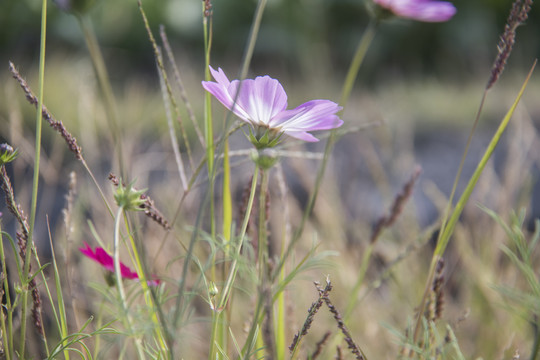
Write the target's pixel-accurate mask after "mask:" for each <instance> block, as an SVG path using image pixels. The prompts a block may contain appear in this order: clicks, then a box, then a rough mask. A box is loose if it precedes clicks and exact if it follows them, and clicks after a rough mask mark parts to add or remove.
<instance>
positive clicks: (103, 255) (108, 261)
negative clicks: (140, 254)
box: [79, 242, 160, 286]
mask: <svg viewBox="0 0 540 360" xmlns="http://www.w3.org/2000/svg"><path fill="white" fill-rule="evenodd" d="M84 246H85V247H84V248H79V251H80V252H81V253H83V254H84V255H85V256H86V257H89V258H90V259H92V260H94V261H95V262H97V263H99V264H101V266H103V268H105V269H106V270H108V271H110V272H113V273H114V272H115V270H114V259H113V257H112V256H111V255H109V253H107V252H106V251H105V250H104V249H103V248H101V247H97V248H96V250H95V251H94V250H92V248H91V247H90V245H88V244H87V243H86V242H85V243H84ZM120 274H121V275H122V277H123V278H124V279H138V278H139V275H137V273H136V272H134V271H133V270H131V269H130V268H129V267H128V266H126V265H124V264H123V263H122V262H120ZM159 283H160V281H159V280H158V279H154V280H149V281H148V285H153V286H157V285H159Z"/></svg>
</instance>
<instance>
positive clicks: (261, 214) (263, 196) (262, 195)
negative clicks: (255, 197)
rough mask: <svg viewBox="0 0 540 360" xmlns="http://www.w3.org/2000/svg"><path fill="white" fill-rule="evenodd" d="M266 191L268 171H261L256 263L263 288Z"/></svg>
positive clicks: (266, 262) (266, 241) (266, 268)
mask: <svg viewBox="0 0 540 360" xmlns="http://www.w3.org/2000/svg"><path fill="white" fill-rule="evenodd" d="M267 191H268V170H267V169H261V186H260V189H259V236H258V239H257V240H258V262H259V281H260V282H261V284H260V286H264V283H265V281H266V278H267V277H268V272H267V270H268V233H267V231H266V193H267Z"/></svg>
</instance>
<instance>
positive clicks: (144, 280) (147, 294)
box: [124, 213, 168, 354]
mask: <svg viewBox="0 0 540 360" xmlns="http://www.w3.org/2000/svg"><path fill="white" fill-rule="evenodd" d="M124 224H125V228H126V231H127V233H128V238H129V242H130V245H131V249H132V252H133V257H134V260H135V268H136V270H137V275H138V276H139V283H140V284H141V287H142V290H143V293H144V301H145V303H146V306H147V308H148V310H149V311H150V316H151V318H152V323H153V324H154V331H155V334H156V336H157V339H158V343H159V346H160V348H161V351H162V354H166V353H167V352H168V346H167V341H166V340H165V338H164V336H163V332H162V331H161V325H160V323H159V319H158V316H157V314H156V305H155V304H154V301H153V300H152V294H151V290H150V287H149V286H148V281H149V278H148V276H146V272H145V271H144V268H143V264H142V262H141V257H140V256H139V252H138V251H137V246H136V245H135V240H134V239H133V236H131V232H130V230H129V222H128V219H127V214H125V213H124Z"/></svg>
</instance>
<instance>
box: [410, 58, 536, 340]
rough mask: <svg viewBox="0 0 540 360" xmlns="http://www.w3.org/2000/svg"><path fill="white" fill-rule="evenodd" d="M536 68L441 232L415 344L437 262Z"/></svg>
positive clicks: (432, 262)
mask: <svg viewBox="0 0 540 360" xmlns="http://www.w3.org/2000/svg"><path fill="white" fill-rule="evenodd" d="M535 66H536V60H535V62H534V64H533V66H532V68H531V70H530V71H529V74H528V75H527V78H526V79H525V81H524V83H523V85H522V87H521V89H520V91H519V93H518V95H517V97H516V99H515V100H514V103H513V104H512V106H511V107H510V110H508V112H507V113H506V115H505V116H504V118H503V119H502V121H501V123H500V124H499V127H498V128H497V131H496V132H495V134H494V135H493V137H492V138H491V141H490V142H489V144H488V147H487V149H486V151H485V152H484V155H483V156H482V159H480V162H479V163H478V165H477V166H476V169H475V171H474V173H473V175H472V176H471V179H470V180H469V182H468V183H467V186H466V188H465V190H464V191H463V194H462V195H461V197H460V198H459V201H458V202H457V204H456V207H455V208H454V211H453V212H452V214H451V215H450V218H449V220H448V223H447V225H446V227H445V228H444V230H442V231H441V235H440V236H439V239H438V241H437V246H436V247H435V251H434V252H433V257H432V260H431V265H430V268H429V273H428V279H427V282H426V286H425V288H424V295H423V297H422V302H421V304H420V308H419V311H418V318H417V320H416V326H415V329H414V335H413V340H414V341H415V342H416V340H417V339H418V335H419V333H420V328H421V323H422V316H423V313H424V309H425V306H426V302H427V297H428V294H429V289H430V287H431V284H432V282H433V277H434V274H435V268H436V265H437V262H438V261H439V259H440V258H441V257H442V256H443V254H444V251H445V250H446V247H447V245H448V243H449V241H450V237H451V236H452V234H453V232H454V228H455V226H456V223H457V221H458V219H459V217H460V215H461V213H462V212H463V209H464V208H465V204H467V202H468V200H469V198H470V196H471V193H472V191H473V190H474V188H475V186H476V184H477V182H478V179H479V178H480V175H481V174H482V172H483V170H484V168H485V166H486V164H487V162H488V160H489V159H490V158H491V155H492V154H493V152H494V151H495V148H496V147H497V144H498V143H499V140H500V138H501V136H502V135H503V133H504V131H505V130H506V127H507V125H508V123H509V122H510V119H511V118H512V115H513V114H514V111H515V110H516V107H517V105H518V104H519V101H520V100H521V96H522V95H523V93H524V92H525V88H526V87H527V84H528V83H529V79H530V78H531V76H532V73H533V70H534V68H535Z"/></svg>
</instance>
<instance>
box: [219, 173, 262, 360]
mask: <svg viewBox="0 0 540 360" xmlns="http://www.w3.org/2000/svg"><path fill="white" fill-rule="evenodd" d="M258 174H259V169H258V168H257V167H255V172H254V173H253V178H252V180H251V191H250V193H249V199H248V204H247V208H246V214H245V215H244V220H243V221H242V228H241V229H240V236H239V240H238V244H237V245H236V252H235V254H234V257H233V261H232V264H231V268H230V270H229V276H228V277H227V280H226V282H225V286H224V287H223V290H222V292H221V297H220V300H219V301H218V302H217V303H216V305H215V308H214V312H213V314H212V335H211V338H210V341H211V343H210V353H209V359H210V360H215V359H216V358H219V352H217V351H216V347H215V339H216V335H217V329H218V324H219V322H220V321H222V319H221V314H222V311H223V309H224V308H225V306H226V305H227V302H228V300H229V297H230V294H231V291H232V286H233V284H234V281H235V279H236V273H237V272H238V259H239V258H240V253H241V251H242V245H243V243H244V239H245V237H246V231H247V226H248V223H249V218H250V217H251V210H252V209H253V200H254V198H255V192H256V191H257V176H258Z"/></svg>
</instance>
